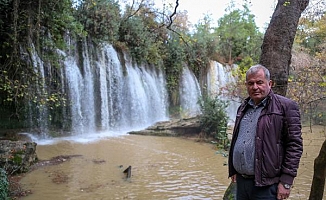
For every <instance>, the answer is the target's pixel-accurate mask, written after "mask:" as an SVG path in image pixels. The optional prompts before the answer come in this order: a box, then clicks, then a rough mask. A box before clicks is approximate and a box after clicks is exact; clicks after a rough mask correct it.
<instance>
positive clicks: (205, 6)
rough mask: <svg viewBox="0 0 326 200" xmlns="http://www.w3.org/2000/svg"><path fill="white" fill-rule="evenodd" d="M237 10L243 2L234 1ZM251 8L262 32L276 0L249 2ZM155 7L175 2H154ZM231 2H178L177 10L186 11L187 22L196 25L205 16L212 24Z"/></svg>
mask: <svg viewBox="0 0 326 200" xmlns="http://www.w3.org/2000/svg"><path fill="white" fill-rule="evenodd" d="M234 1H235V4H236V6H237V8H240V9H241V8H242V4H243V0H234ZM249 1H250V2H251V4H250V5H251V6H250V7H249V10H250V11H251V13H252V14H254V15H255V17H256V18H255V22H256V25H257V26H258V27H259V28H260V29H261V30H263V29H264V28H265V27H267V25H266V24H268V23H269V21H270V18H271V16H272V14H273V12H274V8H275V6H276V0H249ZM155 2H156V5H159V4H161V5H162V4H163V3H162V2H170V3H173V5H175V2H176V1H175V0H155ZM230 2H231V0H179V6H178V10H179V11H182V10H187V12H188V18H189V21H190V22H191V23H192V24H197V22H198V20H200V19H203V17H204V15H205V14H209V15H211V18H212V19H213V22H217V20H218V19H219V18H221V17H223V15H224V14H225V9H226V8H227V7H228V5H229V4H230Z"/></svg>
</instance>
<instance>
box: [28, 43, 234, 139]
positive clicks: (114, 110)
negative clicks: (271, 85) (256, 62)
mask: <svg viewBox="0 0 326 200" xmlns="http://www.w3.org/2000/svg"><path fill="white" fill-rule="evenodd" d="M89 52H91V49H90V47H87V44H86V42H85V43H84V45H83V48H82V58H78V56H75V55H73V54H72V55H66V53H64V52H62V51H59V50H58V53H59V54H60V55H61V56H62V57H64V60H63V62H62V64H63V67H62V69H63V70H59V72H61V73H62V74H59V76H60V81H61V83H62V86H63V87H62V88H61V92H64V93H66V95H67V106H68V108H66V109H63V110H62V116H61V118H62V119H63V121H67V122H64V123H67V124H69V125H63V126H62V127H65V129H67V127H69V130H70V132H71V135H75V136H78V137H80V136H81V135H83V137H86V138H87V137H88V136H89V135H90V134H93V135H94V134H95V135H97V137H102V136H104V137H106V136H112V135H121V134H124V133H126V132H128V131H132V130H141V129H144V128H146V127H148V126H150V125H152V124H154V123H155V122H158V121H164V120H168V106H169V105H168V98H167V96H168V94H167V90H166V82H165V76H164V73H163V71H162V70H161V69H158V68H155V67H149V66H145V65H144V66H138V65H135V64H133V62H132V61H131V59H129V58H128V57H127V56H126V55H124V56H125V57H124V61H125V62H123V63H124V64H121V62H120V59H119V56H118V53H117V52H116V51H115V49H114V48H113V47H112V46H111V45H102V46H101V47H97V49H96V52H97V53H96V55H95V54H94V53H93V54H91V53H89ZM93 52H94V51H93ZM80 59H82V62H80V61H79V62H78V60H80ZM33 60H34V66H35V70H37V71H40V72H42V70H43V71H44V66H43V64H42V61H41V59H39V57H37V55H36V54H35V55H34V57H33ZM80 63H82V64H80ZM38 68H40V69H38ZM41 75H42V76H43V77H44V73H41ZM207 80H208V91H210V93H211V94H217V93H218V92H220V88H221V87H224V86H223V85H226V84H227V83H228V82H229V81H232V77H230V75H228V73H227V72H226V71H225V69H224V68H223V66H222V65H220V64H218V63H217V62H214V63H213V64H212V65H211V68H210V71H209V72H208V74H207ZM43 87H44V89H47V87H45V86H43ZM179 92H180V106H181V112H182V113H181V114H182V117H192V116H195V115H198V114H200V107H199V105H198V103H197V102H198V99H199V98H200V96H201V90H200V87H199V84H198V80H197V78H196V77H195V76H194V74H193V73H192V72H191V71H190V70H189V69H188V68H187V67H185V68H184V70H183V72H182V76H181V78H180V88H179ZM44 93H46V92H44ZM221 97H222V98H227V97H226V96H224V95H221ZM235 104H237V103H236V102H231V104H230V106H229V107H228V114H229V116H230V118H231V119H233V117H232V115H235V109H236V108H237V105H235ZM37 108H38V109H41V110H39V112H38V116H37V118H38V119H41V121H40V123H39V124H38V126H42V127H45V128H42V129H41V130H42V131H44V132H46V131H47V128H46V126H48V124H50V123H51V121H48V119H47V118H49V117H47V116H45V115H46V111H47V108H46V107H40V106H38V107H37ZM34 118H35V116H34ZM67 130H68V129H67ZM44 134H45V135H46V133H44Z"/></svg>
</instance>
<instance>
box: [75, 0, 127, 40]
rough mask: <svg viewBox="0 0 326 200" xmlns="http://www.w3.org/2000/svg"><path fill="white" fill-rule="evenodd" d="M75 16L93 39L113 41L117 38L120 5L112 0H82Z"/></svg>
mask: <svg viewBox="0 0 326 200" xmlns="http://www.w3.org/2000/svg"><path fill="white" fill-rule="evenodd" d="M77 9H78V12H77V14H76V18H77V19H78V20H79V22H80V23H81V24H82V25H83V26H84V28H85V30H86V31H87V33H88V34H89V35H90V36H91V38H92V39H93V40H94V41H97V42H99V41H107V42H110V43H113V42H114V41H116V40H117V39H118V30H119V25H120V19H121V16H120V7H119V4H118V2H117V1H114V0H83V1H82V2H81V3H80V5H79V6H78V7H77Z"/></svg>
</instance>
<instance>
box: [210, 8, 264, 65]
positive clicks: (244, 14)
mask: <svg viewBox="0 0 326 200" xmlns="http://www.w3.org/2000/svg"><path fill="white" fill-rule="evenodd" d="M214 34H215V35H216V37H217V38H218V39H219V45H218V53H219V54H220V57H221V60H220V62H222V63H223V62H224V63H239V62H240V61H241V60H242V59H243V58H244V57H246V56H250V57H252V59H253V60H254V61H255V62H258V60H259V55H260V46H261V44H262V41H263V37H262V36H263V34H262V33H260V32H259V30H258V27H257V26H256V24H255V20H254V15H252V14H250V10H249V9H248V7H247V6H246V5H244V6H243V10H239V9H236V10H232V11H229V13H228V14H225V15H224V16H223V17H222V18H220V19H219V20H218V27H217V28H216V29H215V32H214Z"/></svg>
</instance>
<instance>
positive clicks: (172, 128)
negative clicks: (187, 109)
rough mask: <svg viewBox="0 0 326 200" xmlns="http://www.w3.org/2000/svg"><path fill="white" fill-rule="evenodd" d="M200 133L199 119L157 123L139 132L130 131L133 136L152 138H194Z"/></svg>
mask: <svg viewBox="0 0 326 200" xmlns="http://www.w3.org/2000/svg"><path fill="white" fill-rule="evenodd" d="M200 132H201V128H200V122H199V117H192V118H187V119H177V120H171V121H163V122H157V123H156V124H154V125H153V126H150V127H148V128H146V129H145V130H141V131H131V132H129V134H134V135H154V136H194V135H198V134H199V133H200Z"/></svg>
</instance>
